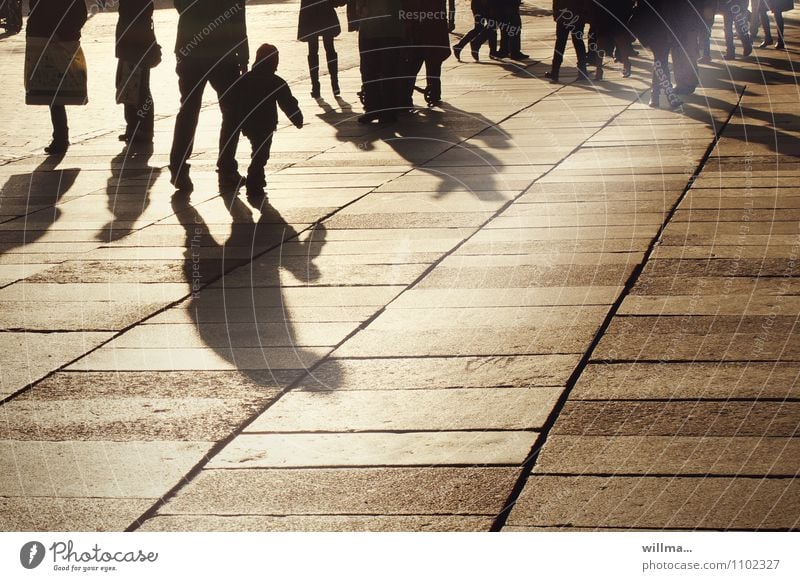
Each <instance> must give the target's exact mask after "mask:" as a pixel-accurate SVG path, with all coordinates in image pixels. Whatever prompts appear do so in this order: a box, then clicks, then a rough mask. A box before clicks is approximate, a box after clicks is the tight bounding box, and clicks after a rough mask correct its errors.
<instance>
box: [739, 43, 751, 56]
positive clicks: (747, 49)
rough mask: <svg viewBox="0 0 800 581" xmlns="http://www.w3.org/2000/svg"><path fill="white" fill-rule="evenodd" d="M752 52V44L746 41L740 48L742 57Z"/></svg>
mask: <svg viewBox="0 0 800 581" xmlns="http://www.w3.org/2000/svg"><path fill="white" fill-rule="evenodd" d="M751 54H753V45H752V43H749V42H748V43H747V44H746V45H744V49H743V50H742V58H745V57H748V56H750V55H751Z"/></svg>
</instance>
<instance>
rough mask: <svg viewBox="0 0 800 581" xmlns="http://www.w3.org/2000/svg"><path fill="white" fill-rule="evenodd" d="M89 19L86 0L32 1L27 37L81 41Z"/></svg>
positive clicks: (26, 31) (26, 30)
mask: <svg viewBox="0 0 800 581" xmlns="http://www.w3.org/2000/svg"><path fill="white" fill-rule="evenodd" d="M88 17H89V15H88V13H87V11H86V3H85V2H84V0H31V3H30V12H29V15H28V24H27V27H26V28H25V35H26V36H39V37H44V38H50V37H55V38H58V39H59V40H80V39H81V28H83V25H84V24H86V20H87V18H88Z"/></svg>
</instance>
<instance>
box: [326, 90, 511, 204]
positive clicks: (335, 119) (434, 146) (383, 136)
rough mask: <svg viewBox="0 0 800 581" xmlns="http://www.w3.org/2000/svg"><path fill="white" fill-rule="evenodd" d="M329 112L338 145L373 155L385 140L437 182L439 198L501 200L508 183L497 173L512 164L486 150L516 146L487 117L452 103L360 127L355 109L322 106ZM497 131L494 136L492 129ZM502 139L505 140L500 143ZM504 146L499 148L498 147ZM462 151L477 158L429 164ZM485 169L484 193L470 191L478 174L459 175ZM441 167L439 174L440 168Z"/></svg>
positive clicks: (342, 104) (344, 105) (343, 105)
mask: <svg viewBox="0 0 800 581" xmlns="http://www.w3.org/2000/svg"><path fill="white" fill-rule="evenodd" d="M320 105H321V106H322V107H323V113H321V114H318V117H319V118H320V119H321V120H322V121H324V122H325V123H328V124H329V125H330V126H331V127H334V128H335V129H336V140H337V141H339V142H342V143H352V144H353V145H355V146H356V147H357V148H358V149H360V150H361V151H365V152H368V151H372V150H374V149H375V144H376V143H377V142H379V141H383V142H384V143H386V144H387V145H388V146H389V147H391V149H392V151H394V152H395V153H396V154H398V155H399V156H400V158H401V159H402V160H404V161H405V162H406V163H408V164H409V165H411V166H413V169H414V170H416V171H422V172H425V173H427V174H429V175H430V176H433V177H435V178H436V179H437V185H436V188H435V189H434V190H433V192H431V193H433V194H434V195H435V196H436V197H437V198H442V197H445V196H447V195H449V194H452V193H456V192H463V191H465V190H466V191H468V192H470V193H472V194H473V195H474V196H475V197H477V198H478V199H480V200H483V201H487V202H489V201H499V200H501V199H503V197H502V196H501V195H499V194H497V191H498V190H502V189H503V188H502V187H501V186H502V184H500V183H498V182H497V176H496V174H497V171H496V170H497V169H498V168H501V167H503V166H504V165H508V163H506V162H503V161H502V160H500V159H499V158H498V157H497V156H495V155H494V154H493V153H492V152H491V151H489V150H488V149H486V148H487V147H490V146H491V147H492V148H495V149H503V150H510V149H512V148H513V147H514V144H513V139H512V137H511V136H510V135H509V134H508V133H506V132H505V131H502V130H501V129H499V128H497V127H496V125H497V123H495V122H493V121H491V120H490V119H489V118H487V117H485V116H484V115H482V114H481V113H471V112H467V111H464V110H462V109H459V108H458V107H456V106H454V105H452V104H450V103H442V105H441V107H440V108H427V107H426V108H416V109H414V112H413V113H411V114H408V115H401V116H400V118H399V121H398V122H397V123H393V124H389V125H367V126H363V125H359V124H358V123H357V121H356V119H357V117H358V116H359V114H360V113H358V112H356V111H354V110H353V108H352V105H350V104H349V103H347V102H345V101H343V100H342V99H339V100H338V108H336V107H333V106H332V105H331V104H328V103H326V102H324V101H320ZM493 128H494V129H495V131H490V130H491V129H493ZM498 137H499V140H498ZM498 141H499V143H498ZM461 149H468V150H469V152H472V153H473V154H474V155H472V156H470V154H469V153H467V154H465V155H466V157H467V158H470V157H472V159H468V160H467V161H465V160H464V159H454V160H453V162H452V163H444V162H445V159H442V160H440V161H442V162H443V163H442V164H441V165H437V166H433V165H429V164H430V162H432V161H434V160H436V159H437V158H439V157H440V156H442V155H445V156H447V155H453V152H456V151H458V150H461ZM475 165H478V166H484V167H486V168H487V171H486V172H485V173H484V174H482V176H481V177H482V178H483V183H482V184H481V187H480V189H479V190H474V189H472V188H471V187H470V185H469V182H470V178H471V177H475V176H474V175H472V174H470V175H459V174H460V172H459V171H458V170H459V167H469V166H475ZM437 168H439V169H437Z"/></svg>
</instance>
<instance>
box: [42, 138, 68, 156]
mask: <svg viewBox="0 0 800 581" xmlns="http://www.w3.org/2000/svg"><path fill="white" fill-rule="evenodd" d="M67 149H69V141H53V142H51V143H50V145H48V146H47V147H45V148H44V152H45V153H46V154H47V155H61V154H63V153H66V152H67Z"/></svg>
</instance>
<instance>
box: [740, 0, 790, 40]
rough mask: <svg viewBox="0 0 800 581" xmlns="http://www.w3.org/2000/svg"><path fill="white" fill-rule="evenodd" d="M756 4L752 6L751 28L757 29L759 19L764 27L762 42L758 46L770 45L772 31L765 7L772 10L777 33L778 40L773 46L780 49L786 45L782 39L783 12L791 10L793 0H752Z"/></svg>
mask: <svg viewBox="0 0 800 581" xmlns="http://www.w3.org/2000/svg"><path fill="white" fill-rule="evenodd" d="M753 4H756V6H754V7H753V19H752V20H751V28H752V29H753V30H754V31H755V30H758V25H757V22H758V21H759V20H760V21H761V25H762V27H763V28H764V42H762V43H761V44H759V45H758V48H767V47H768V46H770V45H772V41H773V38H772V31H771V30H770V25H769V15H768V14H767V9H769V10H771V11H772V15H773V16H774V17H775V29H776V32H777V34H778V42H776V43H775V48H777V49H782V48H785V47H786V44H785V42H784V39H783V30H784V21H783V13H784V12H785V11H787V10H791V9H792V8H793V7H794V2H793V0H759V1H758V2H754V3H753Z"/></svg>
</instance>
